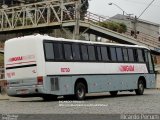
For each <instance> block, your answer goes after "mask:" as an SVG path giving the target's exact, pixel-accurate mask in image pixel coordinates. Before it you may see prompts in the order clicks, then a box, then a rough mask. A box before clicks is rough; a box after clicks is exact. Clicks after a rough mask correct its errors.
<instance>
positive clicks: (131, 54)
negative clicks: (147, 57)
mask: <svg viewBox="0 0 160 120" xmlns="http://www.w3.org/2000/svg"><path fill="white" fill-rule="evenodd" d="M128 56H129V61H130V62H134V56H133V49H131V48H129V49H128Z"/></svg>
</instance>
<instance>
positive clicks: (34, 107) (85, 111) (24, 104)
mask: <svg viewBox="0 0 160 120" xmlns="http://www.w3.org/2000/svg"><path fill="white" fill-rule="evenodd" d="M0 113H1V114H2V115H4V118H5V115H6V114H7V115H18V117H19V119H18V120H21V119H22V120H32V119H33V120H36V119H37V120H38V118H39V117H40V118H41V119H40V118H39V120H43V118H44V119H46V118H47V120H50V119H49V118H56V119H58V120H61V119H63V118H64V119H65V120H70V119H71V120H72V119H75V117H77V116H78V118H77V120H79V119H80V118H83V117H84V119H85V118H87V117H89V118H90V119H91V120H95V117H93V116H95V115H96V116H97V115H99V117H98V118H99V120H101V119H106V117H107V118H108V117H113V118H114V117H115V120H116V118H120V115H123V114H156V115H159V114H160V90H157V89H149V90H148V89H147V90H145V92H144V95H142V96H137V95H135V92H119V93H118V96H117V97H111V96H110V95H109V93H97V94H89V95H88V97H87V98H86V100H85V101H72V100H66V99H64V98H62V97H61V98H59V99H58V100H57V101H51V102H45V101H43V100H42V98H15V97H10V98H9V100H0ZM26 114H27V117H26V116H25V115H26ZM91 114H92V115H91ZM106 114H107V116H106ZM117 114H118V115H117ZM87 115H89V116H87ZM90 115H91V116H90ZM112 115H113V116H112ZM55 116H56V117H55ZM9 117H10V116H9ZM1 118H2V117H1ZM20 118H21V119H20ZM27 118H28V119H27ZM67 118H68V119H67ZM159 118H160V116H159ZM2 120H3V119H2ZM113 120H114V119H113Z"/></svg>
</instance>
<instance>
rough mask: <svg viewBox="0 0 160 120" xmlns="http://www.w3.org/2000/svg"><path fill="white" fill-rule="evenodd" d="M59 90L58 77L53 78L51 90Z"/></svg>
mask: <svg viewBox="0 0 160 120" xmlns="http://www.w3.org/2000/svg"><path fill="white" fill-rule="evenodd" d="M56 90H59V81H58V78H51V91H56Z"/></svg>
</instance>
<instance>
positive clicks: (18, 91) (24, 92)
mask: <svg viewBox="0 0 160 120" xmlns="http://www.w3.org/2000/svg"><path fill="white" fill-rule="evenodd" d="M28 93H29V90H28V89H23V90H17V94H28Z"/></svg>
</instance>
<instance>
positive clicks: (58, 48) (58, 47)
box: [53, 43, 64, 60]
mask: <svg viewBox="0 0 160 120" xmlns="http://www.w3.org/2000/svg"><path fill="white" fill-rule="evenodd" d="M53 49H54V58H55V60H63V58H64V57H63V49H62V44H61V43H53Z"/></svg>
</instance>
